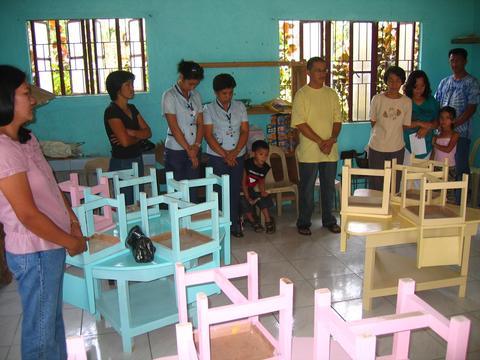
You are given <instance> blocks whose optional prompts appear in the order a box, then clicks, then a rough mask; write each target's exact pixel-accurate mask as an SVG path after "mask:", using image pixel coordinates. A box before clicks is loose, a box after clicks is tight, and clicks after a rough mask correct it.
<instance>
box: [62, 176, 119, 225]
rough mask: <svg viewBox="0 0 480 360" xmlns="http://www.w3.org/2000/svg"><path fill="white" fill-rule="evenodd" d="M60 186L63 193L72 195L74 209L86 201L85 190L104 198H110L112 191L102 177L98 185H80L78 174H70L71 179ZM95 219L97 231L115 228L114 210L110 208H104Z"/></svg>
mask: <svg viewBox="0 0 480 360" xmlns="http://www.w3.org/2000/svg"><path fill="white" fill-rule="evenodd" d="M58 186H59V187H60V189H61V190H62V191H63V192H65V193H68V194H69V195H70V201H71V203H72V207H77V206H80V205H81V204H82V200H83V199H85V196H86V195H85V190H87V189H88V190H87V192H88V193H89V194H90V195H99V196H101V197H104V198H109V197H110V189H109V186H108V179H107V178H106V177H101V178H100V179H99V181H98V185H95V186H91V187H87V186H82V185H79V183H78V174H77V173H70V179H69V180H67V181H64V182H61V183H59V184H58ZM93 218H94V222H95V230H96V231H98V232H103V231H106V230H110V229H113V228H114V227H115V223H114V221H113V215H112V208H111V207H110V206H104V207H103V208H102V213H101V214H99V213H97V214H94V215H93Z"/></svg>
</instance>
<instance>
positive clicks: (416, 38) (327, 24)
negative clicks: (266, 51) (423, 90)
mask: <svg viewBox="0 0 480 360" xmlns="http://www.w3.org/2000/svg"><path fill="white" fill-rule="evenodd" d="M335 22H338V23H341V22H344V23H348V26H349V28H348V32H349V39H348V49H347V50H348V55H349V56H348V79H347V84H346V85H347V88H348V94H347V96H346V98H347V99H346V105H347V106H348V111H345V115H346V116H347V118H346V119H344V122H351V123H361V122H368V121H369V119H368V114H366V115H365V116H366V117H367V119H356V120H354V119H353V110H354V109H353V106H354V104H353V95H354V91H353V87H354V81H353V79H354V76H355V74H370V84H369V89H370V101H371V99H372V98H373V96H375V95H376V94H377V93H378V92H379V91H378V90H379V89H380V87H381V85H382V83H383V80H382V79H379V64H380V63H381V59H380V53H379V52H378V43H379V24H393V25H394V26H393V28H394V30H395V57H394V59H393V60H394V61H393V62H391V63H389V65H397V66H398V64H399V61H400V62H401V61H407V62H409V63H410V67H409V68H408V69H404V70H405V71H406V73H407V75H408V74H409V73H410V72H411V71H413V70H416V69H418V64H419V62H420V61H419V56H420V30H421V25H420V22H418V21H373V20H368V21H363V20H279V28H280V29H282V28H284V27H283V24H284V23H289V24H292V23H297V24H298V26H299V29H298V37H299V39H298V41H297V43H298V47H299V49H298V54H299V56H296V57H293V56H292V57H290V58H288V54H287V53H286V52H285V44H283V47H282V44H281V46H280V58H281V59H283V60H296V61H301V60H308V59H304V55H305V49H304V46H305V43H304V38H305V34H304V32H305V28H304V25H305V24H312V23H315V24H320V28H321V29H322V34H321V36H320V37H319V39H321V41H322V42H323V44H320V45H319V46H318V48H321V49H322V53H321V54H320V56H322V55H323V58H324V59H325V61H326V62H327V67H328V70H329V74H330V76H328V77H327V79H326V81H325V84H326V85H327V86H332V83H333V81H334V75H333V74H334V71H333V70H334V69H333V66H334V63H335V62H337V63H338V61H337V60H336V59H332V57H333V53H332V49H334V48H335V41H336V39H335V38H334V37H335V36H334V34H333V30H332V27H333V23H335ZM354 24H370V25H369V26H371V34H370V38H369V39H370V41H371V49H370V51H369V52H370V71H364V70H362V71H356V70H354V67H353V62H354V61H355V60H354V59H353V55H354V48H355V44H354ZM408 25H409V26H412V38H411V40H410V41H411V59H408V58H406V59H405V60H401V59H399V57H400V48H399V44H400V41H403V42H404V43H405V42H406V40H405V39H406V36H408V35H407V33H405V35H403V36H405V39H403V38H402V39H400V38H401V37H402V35H401V31H400V29H401V26H408ZM292 44H295V42H292ZM287 45H288V44H287ZM359 49H360V48H359ZM359 51H360V50H359ZM315 56H316V55H315ZM357 61H364V60H357ZM367 61H368V60H367ZM340 63H341V62H340ZM332 87H334V86H332ZM357 91H358V90H357ZM339 96H340V94H339ZM355 106H357V114H358V109H359V107H358V101H357V104H355ZM365 110H368V107H365ZM342 111H344V110H343V105H342ZM366 112H367V111H366Z"/></svg>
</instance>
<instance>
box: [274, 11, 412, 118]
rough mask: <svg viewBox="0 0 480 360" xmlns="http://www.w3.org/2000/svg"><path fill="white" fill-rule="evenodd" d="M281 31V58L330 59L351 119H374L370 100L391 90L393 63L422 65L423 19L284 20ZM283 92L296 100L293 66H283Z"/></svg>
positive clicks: (331, 74) (333, 81)
mask: <svg viewBox="0 0 480 360" xmlns="http://www.w3.org/2000/svg"><path fill="white" fill-rule="evenodd" d="M279 33H280V47H279V55H280V60H286V61H291V60H295V61H300V60H308V59H309V58H311V57H313V56H320V57H323V58H324V59H325V60H326V62H327V66H328V70H329V76H328V77H327V85H328V86H331V87H332V88H334V89H335V90H336V91H337V93H338V96H339V97H340V102H341V105H342V115H343V118H344V119H345V120H346V121H365V120H368V119H369V112H370V100H371V99H372V97H373V96H374V95H375V94H377V93H379V92H381V91H384V90H385V89H386V85H385V84H384V82H383V75H384V74H385V70H386V69H387V68H388V67H389V66H391V65H397V66H400V67H402V68H403V69H404V70H405V72H406V73H407V76H408V74H409V73H410V72H411V71H413V70H415V69H417V68H418V59H419V37H420V24H419V23H418V22H395V21H304V20H293V21H292V20H290V21H286V20H282V21H280V22H279ZM280 94H281V97H282V98H285V99H287V100H291V73H290V71H289V68H288V67H284V68H282V69H280Z"/></svg>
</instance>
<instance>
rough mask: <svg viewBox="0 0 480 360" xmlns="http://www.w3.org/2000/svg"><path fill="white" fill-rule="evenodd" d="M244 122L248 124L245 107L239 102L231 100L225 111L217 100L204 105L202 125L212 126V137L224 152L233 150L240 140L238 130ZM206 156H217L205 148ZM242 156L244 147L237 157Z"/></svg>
mask: <svg viewBox="0 0 480 360" xmlns="http://www.w3.org/2000/svg"><path fill="white" fill-rule="evenodd" d="M244 122H248V117H247V110H246V109H245V105H243V103H242V102H241V101H236V100H232V102H231V103H230V106H229V108H228V109H227V110H226V111H225V109H224V108H223V107H222V105H221V104H220V103H219V102H218V100H215V101H214V102H211V103H210V104H207V105H205V108H204V111H203V123H204V124H205V125H213V129H212V132H213V136H214V138H215V139H216V140H217V142H218V143H219V144H220V146H221V147H222V148H224V149H225V150H233V149H235V147H236V146H237V144H238V141H239V140H240V128H241V125H242V123H244ZM207 154H210V155H215V156H219V155H218V154H217V153H216V152H215V151H214V150H213V149H211V148H210V146H207ZM243 154H245V146H244V147H243V149H242V150H241V151H240V152H239V154H238V156H241V155H243Z"/></svg>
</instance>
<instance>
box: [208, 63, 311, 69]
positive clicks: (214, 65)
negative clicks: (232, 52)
mask: <svg viewBox="0 0 480 360" xmlns="http://www.w3.org/2000/svg"><path fill="white" fill-rule="evenodd" d="M305 64H306V63H305V62H302V61H229V62H208V63H200V65H201V66H202V67H203V68H235V67H275V66H305Z"/></svg>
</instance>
